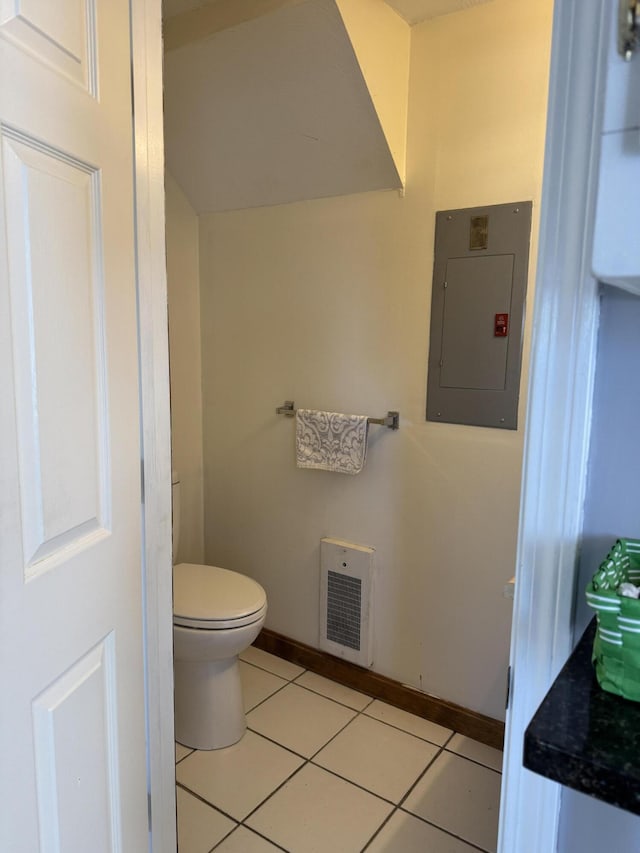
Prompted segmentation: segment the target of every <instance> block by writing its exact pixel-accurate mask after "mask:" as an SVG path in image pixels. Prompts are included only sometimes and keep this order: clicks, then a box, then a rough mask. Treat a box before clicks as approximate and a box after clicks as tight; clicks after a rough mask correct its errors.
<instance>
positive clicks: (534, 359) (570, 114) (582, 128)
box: [498, 0, 612, 853]
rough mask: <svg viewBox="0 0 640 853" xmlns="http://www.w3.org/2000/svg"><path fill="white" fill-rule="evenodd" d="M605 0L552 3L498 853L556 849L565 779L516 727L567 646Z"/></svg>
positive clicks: (583, 431) (583, 422) (590, 317)
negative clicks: (549, 773) (528, 751)
mask: <svg viewBox="0 0 640 853" xmlns="http://www.w3.org/2000/svg"><path fill="white" fill-rule="evenodd" d="M611 12H612V6H611V4H608V3H601V2H600V0H562V2H556V3H555V9H554V18H553V41H552V51H551V73H550V92H549V107H548V119H547V141H546V151H545V164H544V177H543V194H542V210H541V232H540V250H539V255H538V274H537V282H536V295H535V305H534V317H533V339H532V348H531V372H530V380H529V404H528V412H527V425H526V432H525V451H524V460H523V479H522V491H521V508H520V523H519V532H518V550H517V557H516V584H515V597H514V618H513V629H512V636H511V656H510V663H511V672H512V685H511V706H510V708H509V709H508V711H507V725H506V739H505V758H504V766H503V778H502V798H501V808H500V832H499V839H498V850H499V853H512V851H514V850H517V851H519V853H537V851H540V850H548V851H550V853H551V851H555V850H556V849H557V838H558V825H559V817H560V804H561V791H562V789H561V786H560V785H558V784H556V783H554V782H550V781H549V780H547V779H543V778H542V777H541V776H538V775H536V774H534V773H531V772H530V771H528V770H525V769H524V768H523V766H522V749H523V740H524V731H525V729H526V727H527V725H528V724H529V722H530V720H531V718H532V716H533V714H534V713H535V711H536V709H537V707H538V705H539V704H540V702H541V701H542V699H543V697H544V695H545V693H546V692H547V690H548V689H549V687H550V685H551V683H552V682H553V680H554V678H555V677H556V675H557V674H558V671H559V670H560V668H561V667H562V666H563V664H564V663H565V661H566V659H567V657H568V655H569V654H570V652H571V649H572V648H573V622H574V606H575V597H576V593H577V590H576V580H577V571H578V559H579V552H580V540H581V535H582V522H583V507H584V498H585V491H586V479H587V465H588V455H589V439H590V429H591V411H592V399H593V385H594V374H595V365H596V355H597V330H598V319H599V296H598V284H597V282H596V281H595V279H594V278H593V276H592V275H591V252H592V245H593V241H592V234H593V221H594V208H595V200H596V190H597V177H598V165H599V153H600V132H601V128H602V100H603V97H602V96H603V90H604V81H605V58H606V52H605V49H604V48H605V47H606V44H607V38H608V33H609V26H610V23H611V22H610V20H609V19H610V18H611V17H612V14H611Z"/></svg>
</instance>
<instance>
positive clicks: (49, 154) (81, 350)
mask: <svg viewBox="0 0 640 853" xmlns="http://www.w3.org/2000/svg"><path fill="white" fill-rule="evenodd" d="M130 55H131V51H130V43H129V4H128V2H127V0H56V2H55V3H54V2H51V0H0V850H2V851H7V853H9V851H10V853H34V851H38V850H39V851H45V853H48V851H52V853H53V851H56V853H87V852H88V851H91V853H101V851H123V853H142V851H144V850H146V849H147V847H148V819H147V793H146V792H147V783H146V771H145V766H146V765H145V728H144V671H143V634H142V601H141V594H142V589H141V586H142V581H141V577H142V573H141V543H140V528H141V502H140V501H141V497H140V447H139V390H138V349H137V331H136V290H135V268H134V260H135V257H134V227H133V163H132V119H131V77H130Z"/></svg>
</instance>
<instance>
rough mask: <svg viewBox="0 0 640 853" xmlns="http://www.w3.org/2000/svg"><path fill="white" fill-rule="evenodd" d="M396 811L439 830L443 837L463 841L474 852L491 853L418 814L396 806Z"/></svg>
mask: <svg viewBox="0 0 640 853" xmlns="http://www.w3.org/2000/svg"><path fill="white" fill-rule="evenodd" d="M398 811H401V812H402V813H403V814H406V815H409V816H410V817H415V818H416V820H419V821H422V823H426V824H427V826H432V827H433V828H434V829H439V830H440V832H444V833H445V835H450V836H451V837H452V838H457V839H458V841H463V842H464V843H465V844H467V845H468V846H469V847H473V849H474V850H479V851H480V853H491V851H490V850H487V848H486V847H480V845H478V844H476V843H475V841H469V839H468V838H464V837H463V836H462V835H456V834H455V832H451V830H450V829H445V828H444V827H443V826H440V825H439V824H437V823H434V822H433V821H432V820H427V819H426V818H425V817H421V816H420V815H419V814H414V812H410V811H409V810H408V809H403V808H402V806H398Z"/></svg>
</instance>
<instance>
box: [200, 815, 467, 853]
mask: <svg viewBox="0 0 640 853" xmlns="http://www.w3.org/2000/svg"><path fill="white" fill-rule="evenodd" d="M234 834H235V833H234ZM217 849H220V848H217ZM427 851H428V853H477V850H476V848H475V847H470V846H469V845H468V844H465V842H464V841H460V840H459V839H458V838H454V837H453V836H452V835H448V834H447V833H446V832H442V831H441V830H440V829H436V828H435V826H430V825H429V824H428V823H425V822H424V821H422V820H419V819H418V818H417V817H413V815H410V814H406V813H405V812H402V811H397V812H396V813H395V814H394V815H392V817H391V818H390V819H389V822H388V823H386V824H385V825H384V827H383V828H382V829H381V831H380V832H379V833H378V835H376V837H375V838H374V840H373V843H372V844H370V845H369V847H367V853H427Z"/></svg>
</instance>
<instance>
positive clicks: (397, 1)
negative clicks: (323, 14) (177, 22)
mask: <svg viewBox="0 0 640 853" xmlns="http://www.w3.org/2000/svg"><path fill="white" fill-rule="evenodd" d="M207 2H211V0H164V2H163V4H162V10H163V14H164V16H165V17H166V18H168V17H171V16H172V15H179V14H180V13H181V12H187V11H189V10H190V9H196V8H197V7H198V6H204V5H205V4H206V3H207ZM386 2H387V4H388V5H389V6H391V7H392V8H393V9H395V10H396V12H398V13H399V14H400V15H402V17H403V18H404V19H405V21H408V22H409V23H410V24H415V23H418V22H419V21H425V20H426V19H427V18H436V17H438V15H449V14H450V13H451V12H459V11H460V10H461V9H467V8H469V7H470V6H476V5H477V4H478V3H486V2H488V0H386Z"/></svg>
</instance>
